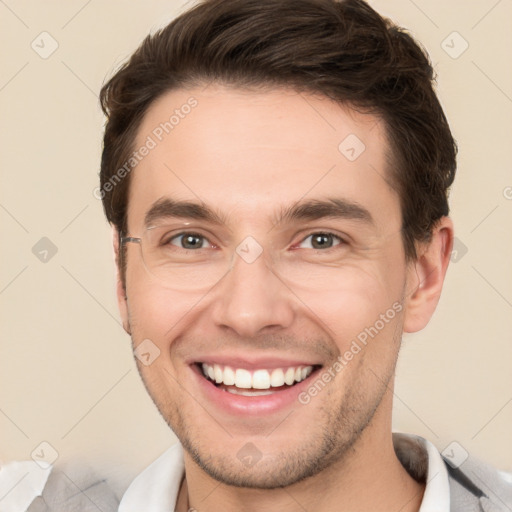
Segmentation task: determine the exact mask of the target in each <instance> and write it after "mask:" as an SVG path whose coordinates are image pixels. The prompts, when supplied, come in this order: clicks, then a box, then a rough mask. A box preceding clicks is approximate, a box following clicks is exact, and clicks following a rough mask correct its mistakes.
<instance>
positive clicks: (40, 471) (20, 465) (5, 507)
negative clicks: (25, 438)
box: [0, 460, 52, 512]
mask: <svg viewBox="0 0 512 512" xmlns="http://www.w3.org/2000/svg"><path fill="white" fill-rule="evenodd" d="M51 470H52V468H51V466H48V467H47V468H42V467H40V466H39V465H38V464H36V463H35V462H34V461H32V460H24V461H12V462H9V463H7V464H5V465H2V467H1V468H0V512H24V511H25V510H27V509H28V507H29V506H30V504H31V503H32V501H34V499H35V498H36V497H37V496H41V494H42V492H43V489H44V486H45V485H46V481H47V480H48V477H49V476H50V472H51Z"/></svg>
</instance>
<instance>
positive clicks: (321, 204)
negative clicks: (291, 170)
mask: <svg viewBox="0 0 512 512" xmlns="http://www.w3.org/2000/svg"><path fill="white" fill-rule="evenodd" d="M324 218H333V219H349V220H357V221H361V222H363V223H364V224H368V225H374V224H375V222H374V219H373V217H372V215H371V213H370V212H369V211H368V210H367V209H366V208H364V207H363V206H361V205H360V204H358V203H356V202H354V201H349V200H347V199H342V198H327V199H324V200H318V199H313V200H309V201H299V202H297V203H295V204H293V205H292V206H290V207H287V208H284V209H281V212H280V213H279V215H278V217H277V219H276V224H281V223H284V222H292V221H297V220H319V219H324Z"/></svg>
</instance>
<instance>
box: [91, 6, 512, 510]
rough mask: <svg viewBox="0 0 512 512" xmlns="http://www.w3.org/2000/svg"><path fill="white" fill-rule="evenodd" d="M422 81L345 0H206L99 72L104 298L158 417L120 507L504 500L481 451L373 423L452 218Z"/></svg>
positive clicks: (416, 57) (382, 410) (410, 59)
mask: <svg viewBox="0 0 512 512" xmlns="http://www.w3.org/2000/svg"><path fill="white" fill-rule="evenodd" d="M432 81H433V71H432V68H431V65H430V63H429V61H428V58H427V56H426V55H425V54H424V53H423V52H422V50H421V49H420V48H419V46H418V45H417V44H416V43H415V42H414V40H413V39H412V38H411V37H410V36H409V35H407V34H406V33H405V32H404V31H402V30H401V29H400V28H398V27H396V26H394V25H393V24H392V23H391V22H389V21H387V20H384V19H383V18H381V17H380V16H379V15H378V14H377V13H376V12H375V11H373V10H372V9H371V8H370V7H369V6H368V5H367V4H366V3H364V2H363V1H361V0H347V1H342V2H338V1H334V0H207V1H205V2H203V3H200V4H198V5H197V6H195V7H194V8H192V9H191V10H189V11H188V12H186V13H184V14H183V15H181V16H180V17H178V18H177V19H176V20H174V21H173V22H172V23H171V24H170V25H168V26H167V27H166V28H164V29H163V30H161V31H159V32H158V33H156V34H155V35H153V36H149V37H148V38H147V39H146V40H145V41H144V42H143V43H142V45H141V46H140V48H139V49H138V50H137V51H136V52H135V53H134V55H133V56H132V57H131V58H130V60H129V61H128V62H127V63H126V64H125V65H124V66H123V67H122V68H121V69H120V70H119V71H118V72H117V73H116V74H115V76H114V77H113V78H112V79H111V80H110V81H109V82H108V83H107V84H106V85H105V86H104V88H103V90H102V92H101V100H102V105H103V109H104V111H105V113H106V115H107V118H108V120H107V125H106V130H105V138H104V150H103V157H102V165H101V188H100V191H101V196H102V199H103V204H104V208H105V212H106V215H107V218H108V220H109V222H111V224H112V225H113V227H114V246H115V251H116V258H117V263H118V269H119V277H118V300H119V307H120V311H121V315H122V318H123V324H124V327H125V330H126V331H127V332H128V333H129V334H130V335H131V337H132V341H133V346H134V350H135V352H136V354H138V355H139V357H138V366H139V370H140V373H141V376H142V379H143V381H144V384H145V386H146V388H147V390H148V392H149V394H150V395H151V397H152V398H153V400H154V402H155V405H156V406H157V407H158V409H159V411H160V413H161V414H162V416H163V417H164V419H165V420H166V421H167V423H168V424H169V426H170V427H171V428H172V430H173V431H174V432H175V434H176V435H177V437H178V438H179V441H180V443H179V444H178V445H176V446H175V447H173V448H171V449H170V450H169V451H168V452H166V453H165V454H164V455H162V457H160V458H159V459H158V460H157V461H156V462H155V463H154V464H153V465H151V466H150V467H149V468H148V469H147V470H145V471H144V472H143V473H142V474H141V475H140V476H139V477H138V478H137V479H136V480H135V481H134V482H133V483H132V485H131V486H130V487H129V489H128V490H127V492H126V494H125V496H124V498H123V500H122V502H121V505H120V510H121V511H123V512H128V511H130V512H131V511H133V512H135V511H137V512H140V511H141V510H144V511H155V512H163V511H168V510H177V511H186V510H197V511H203V510H204V511H209V512H210V511H221V510H222V511H231V510H244V511H252V510H269V511H272V510H279V511H281V512H282V511H296V510H315V511H318V512H321V511H332V510H337V511H354V510H358V511H359V510H361V511H363V510H364V511H370V510H371V511H399V510H400V511H402V512H409V511H410V512H412V511H418V510H421V511H422V512H426V511H436V512H440V511H448V510H464V511H467V510H488V511H490V510H502V509H503V510H505V509H506V507H507V505H508V506H510V503H512V501H511V499H512V498H511V496H512V491H511V489H510V486H509V485H508V484H506V483H505V481H504V480H503V479H502V478H501V476H500V475H499V474H498V473H497V472H495V471H494V470H492V469H490V468H486V467H485V466H483V465H480V464H478V463H475V462H474V461H472V460H470V461H468V462H467V464H466V465H465V466H461V467H460V468H458V469H453V468H451V466H449V465H447V464H446V463H445V462H444V461H443V459H442V458H441V456H440V454H439V452H438V451H437V450H436V449H435V448H434V446H433V445H432V444H431V443H429V442H428V441H427V440H425V439H422V438H419V437H416V436H407V435H404V434H392V432H391V411H392V397H393V380H394V370H395V365H396V360H397V356H398V352H399V348H400V343H401V337H402V333H403V332H417V331H419V330H421V329H422V328H423V327H425V325H426V324H427V323H428V321H429V319H430V318H431V316H432V314H433V312H434V310H435V308H436V305H437V302H438V299H439V296H440V294H441V289H442V284H443V280H444V277H445V273H446V269H447V266H448V262H449V258H450V253H451V248H452V242H453V226H452V222H451V220H450V219H449V217H448V202H447V195H448V190H449V187H450V186H451V184H452V182H453V179H454V174H455V167H456V163H455V155H456V145H455V142H454V140H453V138H452V135H451V133H450V129H449V127H448V123H447V121H446V119H445V116H444V113H443V111H442V108H441V106H440V104H439V102H438V99H437V97H436V95H435V93H434V91H433V88H432ZM504 507H505V508H504Z"/></svg>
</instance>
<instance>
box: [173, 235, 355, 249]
mask: <svg viewBox="0 0 512 512" xmlns="http://www.w3.org/2000/svg"><path fill="white" fill-rule="evenodd" d="M187 235H191V236H196V237H200V238H202V239H203V240H205V241H207V242H208V243H209V244H210V245H211V246H214V247H216V245H215V244H212V243H211V242H210V240H209V239H208V238H207V237H206V236H204V235H201V234H200V233H194V232H192V231H183V232H181V233H178V234H176V235H173V236H172V237H171V238H169V239H167V240H166V241H164V242H163V245H168V244H171V242H172V240H176V239H178V238H180V237H185V236H187ZM315 235H326V236H331V237H333V238H334V239H336V240H337V241H338V242H339V243H338V244H336V245H334V246H333V247H329V248H327V249H313V250H316V251H322V252H328V251H330V250H333V249H335V248H336V247H338V246H343V245H347V241H346V240H345V239H343V238H342V237H341V236H340V235H337V234H336V233H333V232H331V231H313V232H310V233H309V234H308V235H307V236H305V237H304V238H302V239H301V240H300V241H299V242H298V243H296V244H294V245H293V246H292V247H293V248H295V247H296V246H298V245H301V244H303V243H304V242H305V241H306V240H307V239H308V238H310V237H312V236H315ZM171 245H175V244H171ZM179 248H180V249H184V248H183V247H179ZM195 250H200V249H195Z"/></svg>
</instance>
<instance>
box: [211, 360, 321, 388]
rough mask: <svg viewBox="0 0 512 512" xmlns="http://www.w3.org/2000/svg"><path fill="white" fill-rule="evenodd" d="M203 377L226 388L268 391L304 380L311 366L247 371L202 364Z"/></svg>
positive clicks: (310, 370)
mask: <svg viewBox="0 0 512 512" xmlns="http://www.w3.org/2000/svg"><path fill="white" fill-rule="evenodd" d="M202 368H203V373H204V375H205V377H208V378H209V379H210V380H212V381H214V382H216V383H217V384H225V385H226V386H233V385H235V386H236V387H237V388H243V389H250V388H254V389H269V388H270V387H273V388H277V387H279V386H283V385H284V384H287V385H288V386H291V385H292V384H294V383H295V382H300V381H302V380H304V379H305V378H306V377H307V376H308V375H309V374H310V373H311V372H312V371H313V367H312V366H297V367H289V368H275V369H273V370H265V369H262V370H254V371H252V372H251V371H249V370H246V369H244V368H231V367H230V366H224V367H222V366H219V365H218V364H213V365H210V364H206V363H203V364H202Z"/></svg>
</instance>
